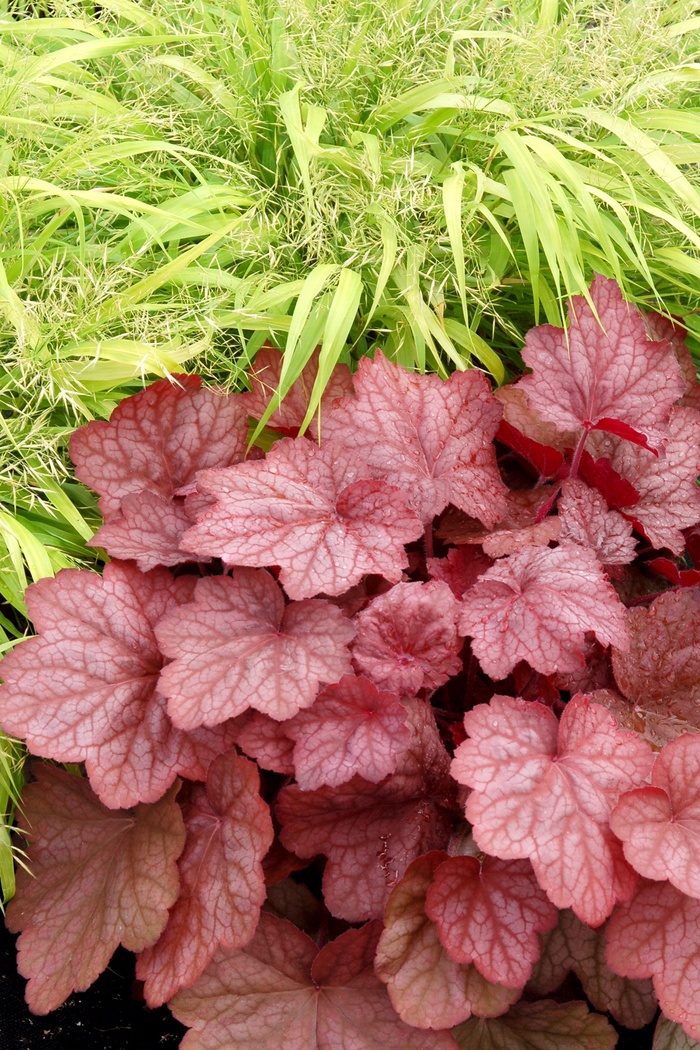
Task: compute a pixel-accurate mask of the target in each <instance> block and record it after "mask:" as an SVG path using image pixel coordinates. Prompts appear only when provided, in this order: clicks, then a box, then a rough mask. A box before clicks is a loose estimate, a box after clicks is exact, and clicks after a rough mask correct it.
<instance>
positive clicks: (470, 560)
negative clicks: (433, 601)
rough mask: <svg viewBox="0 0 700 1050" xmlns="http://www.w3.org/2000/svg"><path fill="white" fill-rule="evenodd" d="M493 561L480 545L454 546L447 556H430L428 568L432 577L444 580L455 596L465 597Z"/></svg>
mask: <svg viewBox="0 0 700 1050" xmlns="http://www.w3.org/2000/svg"><path fill="white" fill-rule="evenodd" d="M491 565H493V561H492V560H491V558H489V556H488V555H487V554H484V553H483V552H482V551H481V550H480V549H479V548H478V547H453V548H451V549H450V550H449V551H448V552H447V557H445V558H428V560H427V568H428V572H429V573H430V575H431V577H432V579H434V580H442V582H443V583H446V584H447V586H448V587H449V588H450V590H451V591H452V593H453V594H454V596H455V598H463V597H464V595H465V594H466V592H467V591H468V590H469V588H470V587H471V586H472V585H473V584H475V583H476V581H477V580H478V578H479V577H480V576H481V574H482V573H484V572H486V570H487V569H488V568H490V567H491Z"/></svg>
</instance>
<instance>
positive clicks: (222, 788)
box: [136, 751, 274, 1006]
mask: <svg viewBox="0 0 700 1050" xmlns="http://www.w3.org/2000/svg"><path fill="white" fill-rule="evenodd" d="M183 816H184V820H185V829H186V832H187V839H186V842H185V850H184V853H183V854H182V856H181V857H180V860H179V862H178V869H179V873H180V896H179V897H178V899H177V901H176V902H175V904H174V906H173V907H172V908H171V911H170V916H169V918H168V925H167V926H166V927H165V930H164V931H163V933H162V934H161V937H160V939H159V940H158V941H157V942H156V943H155V944H154V945H153V946H152V947H150V948H146V949H145V950H144V951H143V952H142V953H141V955H140V956H139V958H138V960H137V965H136V976H137V977H138V978H139V980H142V981H144V982H145V985H144V994H145V998H146V1002H147V1003H148V1005H149V1006H160V1005H161V1004H162V1003H164V1002H166V1001H167V1000H168V999H170V998H171V997H172V996H173V995H174V994H175V992H177V991H178V990H179V989H180V988H182V987H186V986H187V985H190V984H192V983H193V982H194V981H196V980H197V978H198V977H199V976H200V974H202V973H203V972H204V970H205V969H206V967H207V965H208V963H209V962H210V961H211V959H212V958H213V956H214V953H215V952H216V949H217V947H218V946H219V945H222V946H223V947H224V948H242V947H243V945H245V944H247V943H248V941H250V940H251V938H252V936H253V934H254V933H255V928H256V926H257V924H258V917H259V915H260V907H261V905H262V903H263V901H264V900H265V881H264V879H263V871H262V864H261V861H262V858H263V857H264V856H265V854H266V853H267V851H268V849H269V848H270V846H271V845H272V840H273V838H274V834H273V830H272V821H271V819H270V811H269V809H268V807H267V805H266V804H265V803H264V802H263V800H262V799H261V798H260V778H259V776H258V771H257V769H256V767H255V766H254V765H253V763H252V762H249V761H248V759H247V758H241V757H240V756H239V755H237V754H236V752H235V751H229V752H227V753H226V754H225V755H219V757H218V758H216V759H215V760H214V761H213V762H212V764H211V766H210V767H209V773H208V775H207V782H206V785H199V784H197V785H195V786H193V787H192V790H191V793H190V794H189V797H188V798H186V800H185V802H184V805H183Z"/></svg>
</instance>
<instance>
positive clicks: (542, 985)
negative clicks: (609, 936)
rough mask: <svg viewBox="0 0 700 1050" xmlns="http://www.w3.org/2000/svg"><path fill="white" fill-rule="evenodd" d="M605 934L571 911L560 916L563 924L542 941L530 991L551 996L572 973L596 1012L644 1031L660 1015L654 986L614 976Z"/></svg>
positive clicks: (600, 927)
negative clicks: (585, 922)
mask: <svg viewBox="0 0 700 1050" xmlns="http://www.w3.org/2000/svg"><path fill="white" fill-rule="evenodd" d="M605 930H606V927H605V926H599V927H598V929H597V930H592V929H591V927H590V926H586V925H585V924H584V923H582V922H581V921H580V920H579V919H577V918H576V916H575V915H574V913H573V912H572V911H570V910H569V909H568V908H567V909H566V910H565V911H562V912H560V913H559V924H558V925H557V926H556V927H555V928H554V929H553V930H551V931H550V932H549V933H546V934H545V935H544V937H543V938H542V955H541V958H540V961H539V963H538V964H537V966H536V967H535V970H534V972H533V975H532V978H531V980H530V982H529V984H528V989H529V990H530V991H533V992H535V994H536V995H549V993H550V992H553V991H555V990H556V989H557V988H558V987H559V985H560V984H561V983H562V981H563V980H564V978H565V977H566V975H567V974H568V973H569V972H570V971H571V972H573V973H575V974H576V976H577V977H578V979H579V980H580V982H581V984H582V985H583V990H584V992H585V993H586V995H587V997H588V999H589V1000H590V1002H591V1003H592V1005H593V1006H594V1007H595V1008H596V1010H600V1011H601V1012H602V1013H605V1012H607V1013H610V1014H612V1016H613V1017H614V1018H615V1020H616V1021H618V1022H619V1023H620V1024H623V1025H625V1027H626V1028H633V1029H637V1028H643V1027H644V1025H646V1024H649V1022H650V1021H651V1020H652V1019H653V1017H654V1014H655V1013H656V1007H657V1001H656V996H655V995H654V989H653V987H652V982H651V981H650V980H649V978H644V979H642V980H633V979H632V978H629V977H620V976H619V975H618V974H616V973H613V972H612V970H611V969H610V967H609V966H608V964H607V962H606V960H605V945H606V938H605Z"/></svg>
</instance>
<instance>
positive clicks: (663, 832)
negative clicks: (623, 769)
mask: <svg viewBox="0 0 700 1050" xmlns="http://www.w3.org/2000/svg"><path fill="white" fill-rule="evenodd" d="M610 826H611V828H612V829H613V831H614V832H615V834H616V835H617V837H618V838H619V839H621V841H622V845H623V849H624V851H625V857H626V858H627V860H628V862H629V863H630V864H631V865H632V867H633V868H634V869H635V870H636V871H638V872H639V873H640V875H644V877H645V878H647V879H658V880H659V881H661V882H663V881H665V880H666V879H668V881H669V882H670V883H672V885H674V886H675V887H676V888H677V889H679V890H680V891H681V893H685V894H687V895H688V896H689V897H697V898H700V737H698V736H690V735H685V736H681V737H678V739H677V740H673V741H671V743H669V744H666V746H665V747H664V749H663V750H662V752H661V754H660V755H659V756H658V757H657V759H656V762H655V763H654V768H653V769H652V771H651V787H642V788H637V789H636V790H635V791H629V792H627V793H626V794H624V795H623V796H622V797H621V799H620V800H619V802H618V803H617V805H616V806H615V809H614V810H613V812H612V815H611V818H610Z"/></svg>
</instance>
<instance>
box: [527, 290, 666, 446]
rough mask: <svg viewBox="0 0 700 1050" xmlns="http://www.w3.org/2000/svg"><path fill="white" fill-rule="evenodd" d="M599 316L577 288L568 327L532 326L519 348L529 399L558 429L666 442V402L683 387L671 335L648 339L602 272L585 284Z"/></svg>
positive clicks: (631, 308)
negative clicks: (669, 339) (525, 368)
mask: <svg viewBox="0 0 700 1050" xmlns="http://www.w3.org/2000/svg"><path fill="white" fill-rule="evenodd" d="M590 295H591V300H592V302H593V304H594V306H595V310H596V313H597V317H596V316H595V314H594V313H593V310H592V309H591V307H590V306H589V305H588V303H587V302H586V300H585V299H584V298H583V297H582V296H574V297H573V299H572V301H571V307H570V309H569V322H570V323H569V329H568V332H565V331H564V329H562V328H554V327H553V326H552V325H540V326H539V327H538V328H532V329H530V331H529V332H528V333H527V336H526V337H525V348H524V350H523V352H522V356H523V360H524V361H525V364H526V365H528V366H529V367H530V368H531V369H532V375H526V376H523V378H522V379H521V380H520V382H519V386H520V388H521V389H524V390H525V392H526V393H527V397H528V401H529V404H530V407H531V408H533V409H534V410H535V411H536V412H539V413H540V415H541V416H543V418H544V419H546V420H548V421H549V422H551V423H554V425H555V426H556V427H558V428H559V429H560V430H578V429H579V428H580V427H585V428H586V429H591V428H595V427H597V428H599V429H603V430H609V429H610V428H611V427H613V429H614V431H615V432H617V433H618V434H619V433H620V430H621V427H620V425H621V424H622V425H623V428H624V437H625V438H626V439H627V440H629V441H636V442H638V443H639V444H642V445H644V446H646V447H647V448H649V447H651V448H655V449H659V448H663V446H664V442H665V439H666V424H667V423H668V417H669V413H670V411H671V407H672V405H673V403H674V401H676V400H677V399H678V398H679V397H680V396H681V395H682V393H683V390H684V386H685V384H684V382H683V379H682V376H681V371H680V367H679V365H678V362H677V361H676V358H675V357H674V354H673V351H672V350H671V348H670V347H669V345H668V343H667V342H665V341H663V342H652V341H651V340H650V339H648V337H647V332H646V328H645V326H644V320H643V318H642V316H641V315H640V313H639V311H638V310H637V308H636V307H635V306H633V305H632V304H630V303H627V302H625V300H624V299H623V298H622V293H621V291H620V288H619V286H618V285H617V283H616V282H615V281H613V280H610V279H608V278H605V277H601V276H600V275H599V276H597V277H596V278H595V280H594V281H593V284H592V285H591V289H590Z"/></svg>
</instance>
